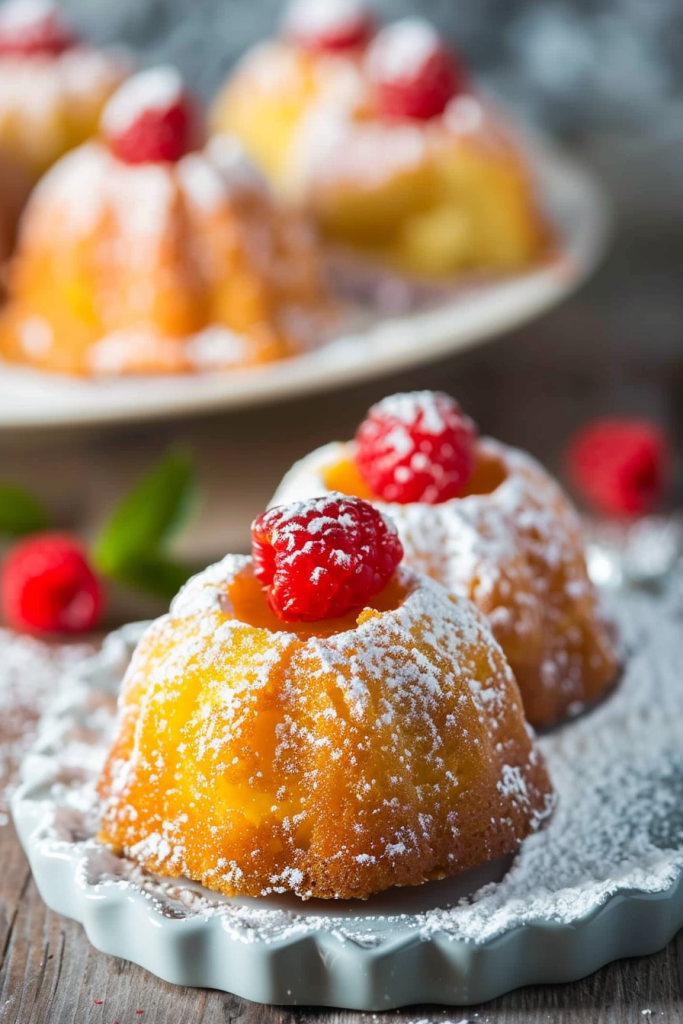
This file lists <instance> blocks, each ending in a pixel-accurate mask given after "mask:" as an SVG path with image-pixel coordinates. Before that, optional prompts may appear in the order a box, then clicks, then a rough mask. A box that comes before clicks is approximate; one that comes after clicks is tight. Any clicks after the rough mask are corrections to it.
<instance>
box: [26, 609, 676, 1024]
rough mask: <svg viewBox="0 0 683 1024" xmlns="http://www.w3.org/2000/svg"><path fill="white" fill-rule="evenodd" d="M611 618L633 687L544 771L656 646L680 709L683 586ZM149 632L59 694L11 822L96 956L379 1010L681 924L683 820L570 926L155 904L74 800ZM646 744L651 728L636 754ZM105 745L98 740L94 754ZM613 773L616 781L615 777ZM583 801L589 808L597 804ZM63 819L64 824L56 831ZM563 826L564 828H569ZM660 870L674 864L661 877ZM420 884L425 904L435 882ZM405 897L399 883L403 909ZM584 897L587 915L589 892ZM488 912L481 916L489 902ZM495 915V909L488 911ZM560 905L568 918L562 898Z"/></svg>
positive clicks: (85, 665)
mask: <svg viewBox="0 0 683 1024" xmlns="http://www.w3.org/2000/svg"><path fill="white" fill-rule="evenodd" d="M614 611H615V613H616V614H617V618H619V619H621V623H622V630H623V624H624V622H625V621H627V620H634V621H637V622H638V623H639V626H638V635H637V636H634V637H632V638H630V640H631V655H630V657H629V662H628V665H627V668H626V671H625V674H624V680H623V682H622V685H621V688H620V690H619V691H618V692H617V694H615V695H614V696H612V697H611V698H610V699H609V700H607V701H606V702H605V704H604V705H602V706H601V707H600V708H598V709H596V710H595V711H594V712H593V713H592V714H591V715H587V716H586V717H585V718H583V719H580V720H579V721H578V722H575V723H573V724H569V725H567V726H565V727H564V728H563V729H560V730H557V731H556V732H555V733H552V734H549V735H548V736H546V737H544V738H543V740H542V743H543V744H544V746H545V750H546V755H547V756H548V757H549V761H550V763H551V768H552V767H556V770H560V771H561V762H562V760H563V759H564V760H566V759H567V758H571V756H572V755H574V754H575V753H576V751H577V750H581V749H583V746H584V745H585V743H586V742H591V738H592V737H595V735H596V728H597V730H598V732H600V729H601V728H602V726H604V725H605V724H609V722H610V721H612V724H613V726H614V724H615V723H619V722H621V724H622V725H623V724H624V722H623V719H622V718H620V716H622V715H623V714H624V713H627V714H631V715H635V716H636V717H637V718H638V719H639V720H640V719H641V718H642V716H643V708H642V706H641V705H640V704H639V703H638V699H637V698H638V696H639V695H640V692H641V690H642V688H643V672H644V671H645V667H646V665H647V664H648V659H649V658H651V657H652V656H653V655H654V653H655V649H656V650H657V651H660V652H661V653H662V657H661V658H659V660H658V661H657V663H656V664H655V665H653V666H651V673H652V675H653V677H654V676H657V678H658V679H659V684H658V685H660V686H661V680H662V678H663V677H662V672H664V674H665V675H667V676H668V677H670V680H669V681H671V679H673V678H674V676H675V682H674V685H675V687H677V689H674V690H672V691H671V693H669V691H668V690H666V691H664V692H665V696H666V699H664V700H663V701H662V708H661V711H662V717H661V719H660V718H659V717H658V716H657V715H654V716H653V720H652V727H653V728H655V729H657V730H658V732H661V724H662V722H663V721H665V720H667V719H671V717H672V716H673V717H674V718H675V716H676V715H677V714H678V713H679V712H681V711H683V687H681V685H680V672H678V673H677V674H676V669H675V666H676V665H679V664H680V656H678V657H676V656H675V650H674V649H673V648H672V641H673V637H674V636H675V635H680V634H679V632H678V631H679V630H680V624H681V618H682V617H683V601H682V600H681V597H680V595H674V596H672V595H669V596H668V597H667V596H664V597H662V598H653V597H648V596H646V595H623V596H620V597H619V598H618V599H616V601H615V607H614ZM140 628H141V627H140V626H139V625H132V626H128V627H125V628H124V629H123V630H120V631H118V632H117V633H116V634H113V635H112V636H111V637H110V638H109V639H108V640H107V642H106V643H105V646H104V648H103V650H102V651H101V652H100V654H98V655H96V656H94V657H93V658H90V659H88V660H87V661H84V662H82V663H80V664H79V665H77V666H75V667H74V668H73V669H71V670H70V671H69V672H68V673H67V675H66V677H65V680H64V683H63V686H62V692H61V696H60V697H59V698H58V700H57V702H56V704H55V707H54V709H53V711H52V713H51V714H50V715H48V716H46V719H45V721H44V724H43V728H42V730H41V734H40V736H39V738H38V740H37V743H36V745H35V748H34V751H33V752H32V754H30V755H29V757H28V758H27V760H26V762H25V764H24V769H23V778H24V781H23V784H22V786H21V787H20V789H19V790H18V791H17V792H16V794H15V796H14V799H13V808H12V809H13V815H14V819H15V822H16V825H17V830H18V832H19V836H20V839H21V842H22V844H23V846H24V849H25V850H26V852H27V856H28V858H29V861H30V864H31V869H32V871H33V874H34V877H35V879H36V883H37V885H38V888H39V890H40V893H41V895H42V897H43V899H44V900H45V902H46V903H47V904H48V906H50V907H51V908H52V909H53V910H55V911H57V912H58V913H61V914H63V915H65V916H68V917H71V918H74V919H76V920H77V921H80V922H81V923H82V924H83V926H84V928H85V931H86V933H87V935H88V938H89V939H90V941H91V942H92V943H93V945H94V946H96V947H97V948H98V949H100V950H102V951H103V952H105V953H108V954H111V955H114V956H121V957H124V958H125V959H128V960H131V961H133V962H134V963H137V964H139V965H141V966H142V967H144V968H145V969H147V970H149V971H151V972H152V973H153V974H156V975H158V976H159V977H160V978H163V979H164V980H166V981H169V982H173V983H176V984H184V985H193V986H201V987H210V988H216V989H222V990H225V991H228V992H231V993H234V994H235V995H238V996H241V997H244V998H247V999H250V1000H253V1001H256V1002H262V1003H272V1004H281V1005H320V1006H334V1007H339V1008H343V1009H351V1010H370V1011H378V1010H388V1009H392V1008H396V1007H400V1006H406V1005H411V1004H416V1003H423V1004H424V1003H434V1004H445V1005H472V1004H476V1003H480V1002H485V1001H487V1000H490V999H492V998H495V997H496V996H499V995H501V994H503V993H505V992H508V991H510V990H512V989H515V988H518V987H521V986H524V985H528V984H533V983H554V982H567V981H572V980H576V979H578V978H581V977H584V976H586V975H587V974H590V973H592V972H593V971H595V970H597V969H598V968H599V967H601V966H603V965H604V964H606V963H608V962H610V961H612V960H615V959H619V958H621V957H627V956H639V955H644V954H648V953H653V952H656V951H657V950H659V949H661V948H663V947H664V946H665V945H667V943H668V942H669V941H670V940H671V939H672V938H673V936H674V935H675V934H676V932H677V931H678V930H679V929H680V928H681V927H683V819H681V821H680V822H679V821H678V820H677V819H674V821H673V824H671V826H670V834H669V833H667V835H668V840H667V842H665V841H664V840H660V842H659V845H658V844H657V843H655V846H654V847H653V848H652V849H651V850H649V851H647V857H645V855H643V858H644V860H643V863H644V864H645V865H646V868H645V874H642V872H641V873H639V872H638V871H636V872H635V873H634V876H633V877H634V878H639V879H641V882H642V884H640V883H639V884H634V883H633V881H632V879H631V878H630V876H629V874H628V873H627V872H624V874H623V876H622V877H620V878H617V879H615V881H614V885H608V886H606V887H604V888H603V889H602V890H600V894H599V896H598V897H596V898H595V899H594V900H593V903H592V904H591V905H590V908H589V909H588V910H587V911H585V912H583V913H578V914H577V913H576V912H575V911H574V916H572V912H571V911H570V912H569V919H565V920H562V916H563V914H562V913H560V912H559V904H558V914H557V915H556V919H553V915H547V916H546V919H545V920H543V919H540V918H539V917H538V915H537V916H536V918H535V919H533V918H531V919H529V920H526V921H525V922H524V923H521V924H518V925H517V926H514V927H511V928H509V929H507V930H503V931H502V932H500V933H499V934H493V935H492V937H490V938H486V939H484V940H483V941H472V940H471V939H470V940H468V939H463V938H461V937H457V936H456V935H454V934H453V933H451V934H449V933H448V929H447V928H443V929H442V928H440V927H438V922H437V926H436V927H433V928H431V929H430V930H429V932H428V933H425V932H424V930H420V928H417V927H415V923H416V921H417V920H418V918H419V917H420V915H419V914H418V915H416V916H415V917H414V918H412V919H411V916H410V914H406V913H401V912H400V911H393V912H392V911H391V910H389V912H388V913H387V912H386V908H385V912H384V913H379V914H378V913H376V912H375V913H372V912H371V913H366V914H360V915H358V916H355V917H353V918H348V917H344V915H343V914H337V916H336V917H335V916H334V915H328V916H327V917H322V916H320V911H319V908H312V910H311V913H310V914H309V913H308V911H307V905H305V904H302V903H300V902H299V901H296V902H297V904H298V912H295V913H292V910H291V906H292V904H291V902H290V903H289V908H288V906H287V901H286V900H285V901H284V902H283V903H281V904H278V903H277V902H276V903H275V904H270V905H269V907H274V909H267V910H265V911H256V910H254V909H253V908H254V906H255V904H257V903H259V902H260V901H248V900H243V901H230V900H222V899H221V898H218V901H219V905H218V906H216V899H217V898H216V896H215V894H210V893H208V892H207V891H206V890H202V889H201V887H199V886H192V885H191V883H187V885H186V893H187V894H192V893H193V892H194V893H195V894H196V896H197V899H198V901H199V902H198V904H197V905H196V906H194V909H193V910H192V913H188V914H187V915H186V914H185V907H183V905H182V900H181V902H178V893H179V892H181V893H182V891H183V883H180V884H179V883H178V882H170V881H169V883H168V884H169V886H174V887H175V888H174V889H173V891H171V889H169V893H171V892H172V895H173V899H169V901H168V902H167V903H164V899H162V898H161V897H160V891H161V890H160V886H161V882H162V881H163V880H156V882H159V886H158V887H157V889H155V885H154V884H146V883H140V881H139V879H138V884H133V883H132V882H131V878H130V877H128V878H126V877H125V871H122V870H119V869H120V868H121V864H122V863H123V864H126V863H127V864H130V862H125V861H123V860H122V859H121V858H116V857H114V855H113V854H110V853H108V852H106V851H104V850H103V848H102V847H100V846H99V845H98V844H97V843H96V842H95V840H93V839H92V838H91V837H90V834H91V832H92V829H91V830H90V832H89V833H88V830H86V833H88V834H85V835H83V834H80V835H79V829H82V827H83V825H82V815H81V816H80V817H79V811H78V808H79V807H80V806H81V804H79V802H78V799H76V800H74V799H73V795H74V794H76V796H78V794H79V792H80V790H79V786H80V787H81V789H82V788H83V785H84V784H85V786H86V788H87V786H88V785H90V787H91V789H92V776H93V771H94V769H93V765H92V763H91V764H90V767H88V762H89V754H88V751H87V750H86V749H85V747H84V744H83V742H82V737H83V736H84V735H91V736H99V755H98V756H100V757H101V756H102V743H103V737H104V733H106V732H107V730H110V729H111V725H112V721H113V719H112V711H111V705H112V701H113V694H114V693H115V692H116V690H117V688H118V684H119V682H120V679H121V675H122V671H123V669H124V668H125V665H126V663H127V660H128V658H129V656H130V652H131V651H132V648H133V647H134V645H135V642H136V640H137V638H138V636H139V635H140ZM648 636H649V638H650V639H649V642H646V638H647V637H648ZM643 646H644V647H645V651H644V652H643ZM638 651H640V654H638V653H637V652H638ZM643 654H644V657H643ZM634 686H635V687H636V688H637V689H636V690H633V687H634ZM631 691H632V692H631ZM107 701H108V702H109V704H108V706H107ZM645 703H647V694H645ZM629 708H631V710H629ZM601 719H602V722H601ZM679 724H680V719H679ZM626 731H627V732H628V728H626ZM74 734H77V735H78V736H79V737H80V738H79V739H78V741H77V742H76V743H75V746H74V747H73V749H72V752H71V759H70V760H69V759H68V758H67V761H66V763H64V762H63V763H62V764H61V765H59V766H58V765H57V764H56V762H55V754H56V753H57V752H58V751H59V750H60V749H64V744H65V741H66V739H67V738H68V737H69V736H70V735H74ZM672 735H675V729H674V733H672ZM631 739H632V738H631ZM646 747H647V736H645V737H644V743H643V750H645V749H646ZM97 749H98V748H97V743H95V744H94V746H92V747H91V752H92V751H95V752H96V751H97ZM625 749H626V748H625ZM662 749H663V748H662ZM608 753H609V752H608ZM639 757H640V753H639V752H638V751H636V752H635V753H634V758H633V759H634V762H635V763H637V764H638V765H640V763H641V762H640V761H639ZM95 760H97V758H95ZM642 764H643V765H649V768H648V769H647V772H645V774H642V772H641V774H642V778H640V791H642V798H643V799H645V798H646V797H647V799H650V800H651V796H648V794H647V793H646V792H645V789H647V786H645V789H643V786H644V781H643V780H645V778H646V775H647V780H649V781H648V785H652V784H660V783H661V780H662V778H664V775H662V772H661V770H660V769H662V768H663V766H666V765H668V764H669V762H668V761H666V762H665V761H662V762H661V763H659V762H657V764H656V765H655V763H654V762H652V761H651V760H650V761H647V762H642ZM671 765H672V766H673V767H672V769H671V771H672V773H673V774H672V775H671V778H672V779H673V781H672V782H671V789H670V792H669V795H668V799H669V802H668V803H667V800H664V801H663V802H662V804H661V808H662V812H663V815H664V816H663V817H662V819H661V820H660V821H658V822H657V821H655V819H654V818H653V822H652V827H653V828H655V829H660V830H661V829H662V828H665V831H666V828H668V827H669V825H668V824H667V822H668V818H667V814H668V813H669V812H668V811H667V807H673V806H674V802H675V801H676V800H678V799H679V796H680V792H681V787H682V786H683V754H682V755H681V760H680V762H679V761H678V760H677V759H676V755H673V754H672V760H671ZM84 766H85V767H84ZM57 769H58V770H57ZM638 770H641V769H640V768H639V769H638ZM679 770H680V774H677V773H678V772H679ZM648 773H649V774H648ZM664 774H666V773H664ZM617 778H618V774H617V775H615V776H614V779H615V780H616V779H617ZM88 779H89V781H88ZM653 779H654V780H655V782H654V783H653V782H652V780H653ZM622 781H623V780H622ZM55 783H57V784H56V785H55ZM627 795H629V794H627ZM561 799H562V792H561ZM565 802H569V804H571V796H566V797H565ZM679 804H680V801H679ZM569 810H570V811H571V807H569ZM588 810H589V811H590V813H591V814H593V813H594V808H590V807H589V808H588ZM564 813H566V810H565V812H564ZM619 813H621V812H619ZM639 813H641V812H639ZM56 818H59V819H60V824H59V828H58V830H57V832H55V820H56ZM562 826H563V822H560V823H559V827H560V829H561V828H562ZM550 827H551V829H552V827H553V823H551V826H550ZM580 827H581V823H580V821H579V824H578V828H579V830H580ZM608 831H609V829H608ZM617 831H618V830H617ZM551 841H552V837H550V836H549V833H548V832H547V833H545V834H544V833H542V834H539V835H538V836H537V837H533V839H532V840H529V841H527V844H525V848H524V851H523V853H522V854H521V855H520V856H519V857H518V862H523V861H524V860H525V859H526V860H527V862H528V863H529V862H530V863H531V865H532V867H533V864H534V860H533V858H534V856H536V857H538V856H539V850H542V846H541V845H540V844H543V843H546V845H547V844H548V843H550V842H551ZM555 841H557V840H555ZM620 841H621V840H620ZM667 843H668V845H667ZM533 844H535V847H534V845H533ZM530 848H532V849H531V854H530V855H529V857H528V856H527V854H528V851H529V849H530ZM659 850H661V851H662V853H661V856H660V857H658V856H657V851H659ZM664 863H665V868H666V869H665V870H662V871H661V872H660V874H659V877H658V878H655V876H656V874H657V871H658V870H659V867H661V865H662V864H664ZM116 864H118V869H117V867H116ZM517 870H518V869H517V862H516V864H515V865H513V868H512V869H511V871H510V872H508V874H507V875H506V876H505V878H504V880H503V881H502V882H501V883H499V884H498V886H495V885H493V886H492V885H488V886H486V887H485V888H484V889H480V890H479V892H480V893H482V894H486V893H489V895H490V893H491V891H492V890H496V889H498V890H500V891H504V889H505V886H506V885H507V881H508V880H509V879H510V878H514V875H515V872H516V871H517ZM647 870H650V871H651V872H652V878H653V881H652V884H649V883H648V880H647V879H648V875H647ZM148 881H149V877H148ZM559 881H562V880H559ZM481 882H482V878H481V877H479V878H478V881H477V882H476V884H475V880H474V879H473V880H472V886H473V887H474V888H477V885H481ZM433 885H434V886H436V887H439V886H440V887H441V889H438V888H435V889H433V892H434V893H435V894H436V895H435V900H436V905H437V906H443V903H439V900H443V898H444V893H445V892H447V889H446V890H445V889H444V888H443V886H444V883H433ZM421 889H422V891H423V892H424V893H425V898H426V900H427V902H429V899H430V896H429V892H430V890H429V886H423V887H421ZM513 891H514V890H513ZM413 892H415V891H413ZM407 893H408V890H402V891H401V890H396V891H395V893H394V898H395V900H396V904H397V906H400V901H401V899H405V898H406V894H407ZM201 894H204V895H201ZM385 895H386V894H385ZM204 896H206V897H208V898H209V900H211V899H213V901H214V903H213V904H210V903H209V902H207V901H206V900H205V899H204ZM494 896H495V892H494ZM568 896H571V893H570V891H569V890H568V889H567V888H559V889H558V893H557V898H558V899H560V898H561V899H563V900H564V901H565V903H567V902H568ZM455 898H456V899H457V894H456V897H455ZM477 899H479V894H478V895H477V897H475V899H474V901H469V902H468V906H470V905H474V907H475V908H476V907H477ZM316 902H317V901H311V903H312V904H313V903H316ZM451 902H453V900H451ZM569 902H570V901H569ZM390 906H391V905H389V907H390ZM563 906H564V905H563ZM579 906H581V907H583V908H584V910H585V901H584V902H583V903H580V904H579ZM283 907H284V909H283ZM479 907H480V908H482V907H483V908H484V909H486V896H485V895H484V896H482V897H481V901H480V902H479ZM368 910H369V911H372V907H371V906H368ZM499 910H500V908H499V907H498V908H496V907H495V905H494V906H493V908H492V912H493V914H494V916H495V913H496V912H499ZM563 912H564V916H565V918H566V916H567V914H566V907H564V909H563ZM259 913H265V914H266V915H270V917H271V918H272V921H271V922H270V924H269V926H268V928H266V929H264V930H263V931H259V926H258V925H255V921H257V919H258V914H259ZM440 913H444V911H440ZM297 921H299V922H302V923H300V924H297ZM354 924H355V927H354ZM350 925H351V926H350Z"/></svg>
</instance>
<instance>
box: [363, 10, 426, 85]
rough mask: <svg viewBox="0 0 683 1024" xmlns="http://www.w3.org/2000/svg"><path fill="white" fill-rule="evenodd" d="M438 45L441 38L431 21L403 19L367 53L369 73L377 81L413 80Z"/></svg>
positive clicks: (384, 31) (384, 33) (378, 38)
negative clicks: (405, 78)
mask: <svg viewBox="0 0 683 1024" xmlns="http://www.w3.org/2000/svg"><path fill="white" fill-rule="evenodd" d="M439 45H440V42H439V35H438V33H437V31H436V29H435V28H434V26H433V25H430V23H429V22H428V21H424V20H423V19H422V18H403V19H402V20H401V21H396V22H394V23H393V24H392V25H387V26H386V28H383V29H382V31H381V32H379V33H378V35H377V37H376V38H375V40H374V41H373V43H372V45H371V47H370V50H369V51H368V55H367V68H368V73H369V74H370V76H371V77H372V78H373V79H374V80H375V81H394V80H395V79H401V78H403V77H404V76H405V77H410V76H412V75H414V74H415V73H416V72H418V71H419V70H420V68H421V67H422V66H423V65H424V63H425V61H426V60H427V59H428V58H429V57H430V56H431V55H432V54H433V53H434V51H435V50H437V49H438V48H439Z"/></svg>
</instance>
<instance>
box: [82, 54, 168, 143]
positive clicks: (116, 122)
mask: <svg viewBox="0 0 683 1024" xmlns="http://www.w3.org/2000/svg"><path fill="white" fill-rule="evenodd" d="M183 92H184V86H183V80H182V78H181V76H180V72H179V71H177V70H176V68H174V67H171V66H170V65H163V66H161V67H158V68H151V69H150V70H149V71H141V72H139V73H138V74H137V75H133V77H132V78H129V79H128V81H127V82H124V84H123V85H122V86H121V87H120V88H119V89H118V90H117V91H116V93H115V94H114V95H113V96H112V98H111V99H110V100H109V102H108V103H107V106H106V107H105V109H104V112H103V114H102V128H103V129H104V131H105V132H106V133H107V134H108V135H118V134H121V133H123V132H125V131H127V130H128V129H129V128H130V126H131V125H132V124H133V123H134V122H135V121H136V120H137V119H138V118H139V117H140V115H141V114H143V113H145V111H148V110H156V111H163V110H168V109H169V108H170V107H172V106H174V105H175V104H176V103H178V102H179V101H180V99H181V98H182V96H183Z"/></svg>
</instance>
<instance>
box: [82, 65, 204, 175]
mask: <svg viewBox="0 0 683 1024" xmlns="http://www.w3.org/2000/svg"><path fill="white" fill-rule="evenodd" d="M102 132H103V134H104V137H105V139H106V140H107V143H108V144H109V148H110V150H111V151H112V153H113V154H114V156H116V157H117V158H118V159H119V160H121V161H122V162H123V163H126V164H145V163H175V162H176V161H178V160H180V159H181V157H183V156H185V155H186V154H187V153H189V152H191V151H192V150H193V149H197V148H198V147H199V146H200V145H201V143H202V125H201V119H200V116H199V111H198V109H197V107H196V104H195V102H194V100H193V98H192V97H191V96H190V94H189V93H188V91H187V90H186V89H185V86H184V85H183V81H182V78H181V77H180V74H179V73H178V72H177V71H176V70H175V68H172V67H158V68H153V69H152V70H150V71H142V72H140V73H139V74H137V75H133V77H132V78H130V79H128V81H127V82H124V84H123V85H122V86H121V87H120V88H119V89H118V90H117V91H116V92H115V93H114V95H113V96H112V98H111V99H110V100H109V103H108V104H107V106H106V107H105V109H104V113H103V115H102Z"/></svg>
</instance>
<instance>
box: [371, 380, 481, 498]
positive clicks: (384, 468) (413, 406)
mask: <svg viewBox="0 0 683 1024" xmlns="http://www.w3.org/2000/svg"><path fill="white" fill-rule="evenodd" d="M475 438H476V430H475V427H474V424H473V423H472V421H471V420H470V419H469V418H468V417H467V416H465V414H464V413H463V412H462V410H461V409H460V406H459V405H458V403H457V402H456V401H455V400H454V399H453V398H451V397H450V396H449V395H445V394H443V393H441V392H439V391H413V392H408V393H406V394H398V395H392V396H390V397H389V398H385V399H384V400H383V401H381V402H379V403H378V404H377V405H374V406H373V407H372V409H370V412H369V413H368V416H367V418H366V419H365V420H364V421H363V423H361V425H360V427H359V428H358V431H357V433H356V464H357V466H358V469H359V471H360V474H361V476H362V477H363V479H364V480H365V482H366V483H367V484H368V485H369V487H370V488H371V489H372V491H373V493H374V494H375V495H376V496H377V497H378V498H382V499H383V500H384V501H392V502H397V503H398V504H400V505H407V504H409V503H410V502H414V501H423V502H426V503H428V504H430V505H436V504H438V503H439V502H442V501H448V500H449V499H450V498H455V497H458V495H460V494H461V493H462V491H463V490H464V488H465V486H466V485H467V482H468V480H469V478H470V476H471V474H472V470H473V467H474V441H475Z"/></svg>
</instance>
